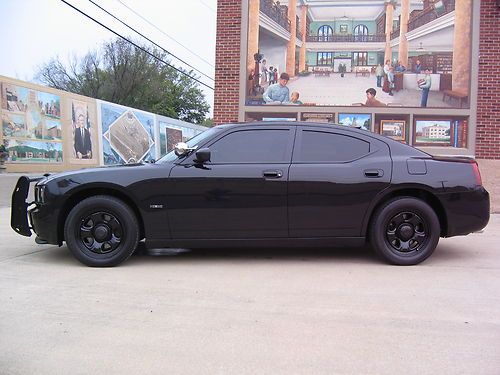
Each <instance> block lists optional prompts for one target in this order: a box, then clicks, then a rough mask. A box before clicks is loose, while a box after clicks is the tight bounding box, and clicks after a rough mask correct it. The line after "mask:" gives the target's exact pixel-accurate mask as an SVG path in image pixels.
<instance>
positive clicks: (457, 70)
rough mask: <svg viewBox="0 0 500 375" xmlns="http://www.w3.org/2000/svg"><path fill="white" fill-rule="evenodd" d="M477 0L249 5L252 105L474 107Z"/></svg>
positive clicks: (313, 0)
mask: <svg viewBox="0 0 500 375" xmlns="http://www.w3.org/2000/svg"><path fill="white" fill-rule="evenodd" d="M352 3H354V2H352ZM470 4H471V2H466V1H463V2H457V1H455V0H440V1H432V0H422V1H409V0H392V1H385V2H383V1H375V0H372V1H363V4H361V5H359V4H352V5H351V3H350V2H347V1H335V2H333V1H328V0H302V1H290V0H288V1H287V0H282V1H273V0H261V1H259V2H258V7H257V6H256V7H253V6H250V7H249V14H248V25H249V26H248V50H247V51H246V53H247V64H246V65H247V70H246V105H249V106H251V105H266V106H269V105H271V106H283V105H287V106H290V105H298V106H308V107H314V106H325V105H327V106H346V105H347V106H351V105H355V106H359V105H365V106H376V107H385V106H399V107H442V108H462V107H467V106H469V95H470V94H469V91H470V53H471V37H470V35H471V13H472V9H471V6H470ZM389 20H390V21H389ZM369 88H372V89H374V90H375V95H371V96H369V95H368V93H367V92H366V91H367V90H368V89H369Z"/></svg>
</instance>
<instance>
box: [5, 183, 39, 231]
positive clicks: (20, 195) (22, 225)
mask: <svg viewBox="0 0 500 375" xmlns="http://www.w3.org/2000/svg"><path fill="white" fill-rule="evenodd" d="M42 178H43V177H27V176H21V177H19V180H17V184H16V188H15V189H14V192H13V193H12V204H11V214H10V226H11V227H12V229H14V230H15V231H16V232H17V233H19V234H22V235H23V236H27V237H31V229H32V228H31V226H30V224H29V221H28V207H29V206H30V205H32V204H33V203H34V202H31V203H27V202H26V198H28V193H29V189H30V184H31V183H32V182H36V181H40V180H41V179H42Z"/></svg>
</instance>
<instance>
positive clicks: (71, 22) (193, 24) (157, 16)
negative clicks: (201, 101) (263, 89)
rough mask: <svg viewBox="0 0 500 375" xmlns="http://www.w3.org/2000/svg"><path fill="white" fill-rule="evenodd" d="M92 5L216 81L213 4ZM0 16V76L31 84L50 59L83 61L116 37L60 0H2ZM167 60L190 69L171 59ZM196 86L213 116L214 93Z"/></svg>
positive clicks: (84, 5)
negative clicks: (40, 67)
mask: <svg viewBox="0 0 500 375" xmlns="http://www.w3.org/2000/svg"><path fill="white" fill-rule="evenodd" d="M66 1H67V2H68V3H70V4H72V5H73V6H75V7H77V8H79V9H81V10H82V11H84V12H85V13H87V14H89V15H91V16H92V17H93V18H95V19H97V20H99V21H100V22H101V23H103V24H105V25H106V26H108V27H110V28H111V29H114V30H115V31H116V32H118V33H120V34H122V35H124V36H127V37H129V36H132V37H133V39H134V41H141V42H143V43H144V44H148V43H149V42H148V41H146V40H144V39H142V38H141V37H140V36H139V35H136V34H135V35H134V32H133V31H132V30H130V29H127V27H126V26H123V25H122V24H120V23H119V22H118V21H116V20H114V19H113V18H112V17H110V16H108V15H107V14H106V13H104V12H103V11H101V10H100V9H99V8H97V7H96V6H95V5H93V4H92V3H91V2H90V1H89V0H66ZM94 2H95V3H97V4H99V5H100V6H101V7H102V8H104V9H106V10H107V11H108V12H110V13H113V14H114V15H115V16H116V17H118V18H120V19H122V20H123V21H124V22H126V23H128V24H129V25H130V26H132V27H133V28H135V29H136V30H138V31H140V32H141V33H142V34H144V35H145V36H147V37H148V38H149V39H151V40H152V41H154V42H155V43H156V44H158V45H160V46H162V47H163V48H164V49H166V50H167V51H169V52H172V53H173V54H174V55H176V56H178V57H180V58H181V59H182V60H184V61H186V62H187V63H189V64H190V65H192V66H193V67H195V68H197V69H199V70H200V71H202V72H203V73H205V74H206V75H208V76H209V77H212V78H214V76H215V73H214V72H215V68H214V65H215V29H216V17H217V14H216V9H217V0H181V1H178V0H94ZM127 7H128V8H130V9H132V10H133V11H135V12H136V13H138V14H140V15H141V16H143V17H144V18H145V19H146V20H147V21H149V22H150V23H151V24H153V25H155V26H157V27H158V29H160V30H158V29H156V28H155V27H154V26H152V25H150V24H149V23H148V22H147V21H145V20H143V19H141V18H140V17H138V16H137V15H135V14H134V13H133V12H132V11H130V10H129V9H127ZM0 15H1V20H2V21H1V22H0V35H3V37H2V43H1V45H0V51H1V53H0V75H3V76H7V77H12V78H17V79H21V80H24V81H30V82H35V81H34V76H35V73H36V71H37V68H38V67H39V66H41V65H43V64H44V63H46V62H48V61H49V60H50V59H51V58H53V57H59V58H60V59H61V60H63V61H68V60H69V59H71V58H72V57H73V56H76V57H83V56H84V55H85V54H86V53H87V52H88V51H90V50H96V49H99V47H100V46H101V45H102V43H103V42H105V41H108V40H111V39H114V38H116V36H115V35H114V34H113V33H111V32H110V31H108V30H106V29H104V28H103V27H102V26H99V25H98V24H96V23H94V22H93V21H92V20H90V19H88V18H86V17H85V16H83V15H81V14H80V13H78V12H77V11H75V10H74V9H72V8H70V7H69V6H68V5H66V4H65V3H63V2H62V1H61V0H0ZM165 34H166V35H165ZM183 46H184V47H183ZM189 50H190V51H189ZM196 55H198V56H196ZM171 62H172V63H173V64H174V65H176V66H178V67H183V68H186V69H188V70H190V68H189V67H188V66H186V65H185V64H183V63H181V62H179V61H177V60H176V59H174V58H173V57H171ZM196 74H197V75H198V76H201V74H199V73H196ZM200 80H201V81H203V82H204V83H206V84H208V86H211V87H214V82H213V81H212V80H210V79H208V78H206V77H203V76H201V78H200ZM200 88H202V90H203V92H204V94H205V97H206V100H207V102H208V103H209V104H210V107H211V109H210V114H209V115H210V116H212V113H213V97H214V95H213V90H210V89H208V88H206V87H204V86H201V85H200Z"/></svg>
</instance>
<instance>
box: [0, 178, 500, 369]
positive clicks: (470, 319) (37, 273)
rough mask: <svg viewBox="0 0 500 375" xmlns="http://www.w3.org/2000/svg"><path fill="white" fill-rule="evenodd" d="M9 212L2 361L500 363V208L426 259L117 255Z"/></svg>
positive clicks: (245, 253)
mask: <svg viewBox="0 0 500 375" xmlns="http://www.w3.org/2000/svg"><path fill="white" fill-rule="evenodd" d="M2 178H4V177H2ZM4 181H5V180H4ZM2 194H4V186H2ZM2 202H3V201H2ZM9 216H10V208H9V207H8V205H6V206H3V207H2V208H0V238H1V239H2V241H0V374H9V375H11V374H35V373H36V374H51V375H52V374H107V375H108V374H128V373H144V374H256V373H259V374H418V375H422V374H437V373H439V374H478V375H479V374H498V373H499V368H500V246H499V245H498V241H499V239H500V236H499V234H500V215H492V217H491V220H490V224H489V225H488V227H487V228H486V229H485V230H484V232H483V233H477V234H472V235H469V236H466V237H456V238H450V239H441V241H440V244H439V246H438V248H437V250H436V252H435V254H434V255H433V256H432V257H431V258H429V259H428V260H427V261H426V262H424V263H423V264H421V265H419V266H414V267H396V266H388V265H385V264H384V263H382V262H380V261H379V260H378V259H377V258H376V257H375V256H373V255H372V253H371V251H370V250H369V249H368V248H361V249H293V250H288V249H283V250H276V249H267V250H266V249H261V250H235V251H230V250H224V251H222V250H214V251H193V252H187V253H182V254H178V255H175V256H162V257H152V256H140V255H138V256H133V257H132V258H131V259H129V260H128V261H127V262H126V263H124V264H123V266H120V267H116V268H111V269H94V268H88V267H84V266H82V265H81V264H80V263H78V262H77V261H76V260H74V259H73V258H72V257H71V255H70V254H69V252H68V250H67V248H66V247H65V246H63V247H61V248H58V247H57V246H50V245H45V246H41V245H36V244H35V243H34V238H33V237H32V238H27V237H22V236H19V235H17V234H16V233H14V231H12V230H11V229H10V227H9V222H8V218H9Z"/></svg>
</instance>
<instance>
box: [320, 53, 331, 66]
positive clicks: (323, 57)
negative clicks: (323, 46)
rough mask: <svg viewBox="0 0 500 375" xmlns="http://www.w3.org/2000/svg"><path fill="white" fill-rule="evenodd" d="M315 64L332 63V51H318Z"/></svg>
mask: <svg viewBox="0 0 500 375" xmlns="http://www.w3.org/2000/svg"><path fill="white" fill-rule="evenodd" d="M317 62H318V63H317V65H332V64H333V53H332V52H318V60H317Z"/></svg>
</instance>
